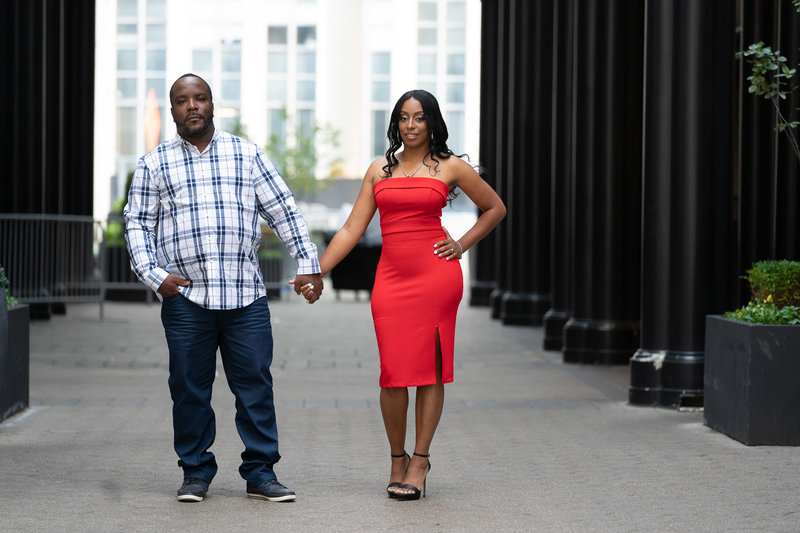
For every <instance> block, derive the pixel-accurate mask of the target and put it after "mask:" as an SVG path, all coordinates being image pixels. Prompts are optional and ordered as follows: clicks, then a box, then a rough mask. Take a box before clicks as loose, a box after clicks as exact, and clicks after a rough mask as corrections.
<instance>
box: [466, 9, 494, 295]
mask: <svg viewBox="0 0 800 533" xmlns="http://www.w3.org/2000/svg"><path fill="white" fill-rule="evenodd" d="M498 9H499V6H498V0H482V2H481V109H480V121H481V124H480V141H479V143H480V159H479V161H480V165H481V167H482V168H483V172H484V176H483V178H484V179H485V180H486V182H487V183H488V184H489V185H490V186H491V187H492V188H494V189H495V190H497V181H498V176H497V174H495V172H496V170H497V163H496V159H497V154H496V144H495V143H496V138H497V132H496V127H497V120H496V117H497V113H496V108H497V93H498V86H499V84H498V79H497V67H496V65H497V54H498V43H497V40H498V14H497V11H498ZM478 214H479V215H480V213H478ZM496 247H497V232H494V231H493V232H491V233H489V235H487V236H486V237H485V238H484V239H483V240H481V242H479V243H478V244H477V245H475V246H474V247H473V248H472V250H470V253H469V255H470V273H471V275H470V277H471V279H470V300H469V304H470V305H472V306H481V307H483V306H488V305H489V304H490V303H491V299H490V298H491V294H492V291H493V290H495V289H496V288H497V272H496V269H495V266H496V265H495V256H496V254H495V250H496Z"/></svg>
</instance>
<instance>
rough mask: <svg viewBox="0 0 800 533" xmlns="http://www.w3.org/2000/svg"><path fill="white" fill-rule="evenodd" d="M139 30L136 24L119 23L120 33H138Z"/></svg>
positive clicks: (118, 30)
mask: <svg viewBox="0 0 800 533" xmlns="http://www.w3.org/2000/svg"><path fill="white" fill-rule="evenodd" d="M137 31H138V30H137V26H136V24H117V34H118V35H136V32H137Z"/></svg>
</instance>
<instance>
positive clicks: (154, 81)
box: [146, 78, 167, 102]
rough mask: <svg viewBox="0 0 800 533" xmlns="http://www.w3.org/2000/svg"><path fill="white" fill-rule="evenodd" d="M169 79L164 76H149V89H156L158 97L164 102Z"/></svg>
mask: <svg viewBox="0 0 800 533" xmlns="http://www.w3.org/2000/svg"><path fill="white" fill-rule="evenodd" d="M166 85H167V81H166V79H164V78H147V87H146V89H147V91H149V90H150V89H155V90H156V98H158V100H159V101H161V102H163V101H164V100H165V99H166V98H167V91H166Z"/></svg>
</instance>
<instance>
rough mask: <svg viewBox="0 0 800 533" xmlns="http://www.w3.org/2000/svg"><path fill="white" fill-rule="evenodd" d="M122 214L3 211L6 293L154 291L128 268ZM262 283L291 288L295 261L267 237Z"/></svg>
mask: <svg viewBox="0 0 800 533" xmlns="http://www.w3.org/2000/svg"><path fill="white" fill-rule="evenodd" d="M121 223H122V218H121V217H115V216H111V217H109V219H108V221H106V222H105V223H103V222H100V221H96V220H94V219H93V218H92V217H85V216H72V215H28V214H0V265H2V266H3V267H4V268H5V271H6V276H7V277H8V279H9V288H8V293H9V294H11V295H12V296H14V297H15V298H17V299H18V300H19V301H20V302H22V303H26V304H38V303H69V302H98V304H99V305H100V318H101V319H102V318H103V301H104V300H105V299H106V297H107V295H108V291H109V290H112V289H121V290H140V291H145V294H146V299H147V302H148V303H150V302H152V301H153V292H152V291H151V290H150V289H149V288H148V287H147V286H145V285H144V284H143V283H142V282H141V281H139V279H138V278H137V277H136V275H135V274H134V273H133V271H132V270H131V267H130V259H129V257H128V251H127V248H126V247H125V245H124V241H122V240H121V227H122V226H121ZM259 266H260V267H261V273H262V275H263V277H264V284H265V285H266V287H267V290H268V291H269V293H270V297H271V298H273V299H275V298H276V297H280V296H281V295H282V294H284V293H286V292H287V291H288V285H286V281H287V280H289V279H291V277H292V276H293V275H294V272H295V261H294V259H292V257H291V256H290V255H289V253H288V251H287V250H286V247H285V246H283V244H282V243H280V242H279V241H277V240H275V239H265V240H264V242H263V243H262V247H261V250H260V253H259Z"/></svg>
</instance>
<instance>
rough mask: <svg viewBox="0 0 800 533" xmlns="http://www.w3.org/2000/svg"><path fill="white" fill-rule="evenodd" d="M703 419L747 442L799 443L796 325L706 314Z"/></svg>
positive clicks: (799, 366) (799, 358)
mask: <svg viewBox="0 0 800 533" xmlns="http://www.w3.org/2000/svg"><path fill="white" fill-rule="evenodd" d="M704 393H705V406H704V410H703V413H704V418H705V424H706V425H707V426H708V427H710V428H712V429H714V430H717V431H720V432H722V433H725V434H726V435H728V436H730V437H732V438H734V439H736V440H738V441H739V442H742V443H744V444H747V445H749V446H753V445H758V444H767V445H777V446H798V445H800V326H785V325H765V324H751V323H748V322H741V321H739V320H731V319H727V318H722V317H720V316H708V317H706V344H705V376H704Z"/></svg>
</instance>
